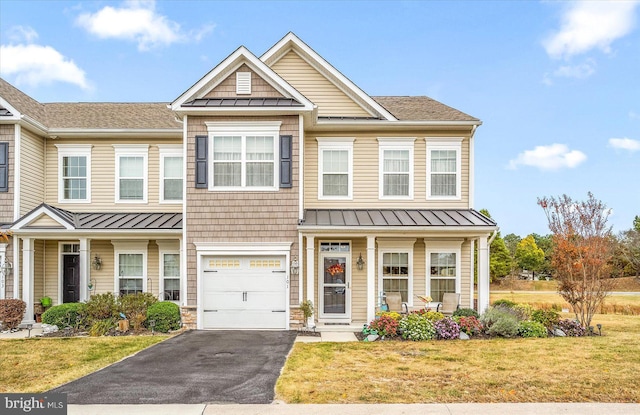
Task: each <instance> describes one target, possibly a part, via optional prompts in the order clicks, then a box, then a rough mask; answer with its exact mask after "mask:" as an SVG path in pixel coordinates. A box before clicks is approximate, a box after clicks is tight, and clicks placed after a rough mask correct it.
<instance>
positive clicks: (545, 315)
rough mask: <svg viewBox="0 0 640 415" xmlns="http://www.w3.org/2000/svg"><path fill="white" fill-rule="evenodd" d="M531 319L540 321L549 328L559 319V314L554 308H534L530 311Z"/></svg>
mask: <svg viewBox="0 0 640 415" xmlns="http://www.w3.org/2000/svg"><path fill="white" fill-rule="evenodd" d="M531 320H533V321H537V322H538V323H542V325H543V326H545V327H546V328H547V329H551V328H553V326H555V325H557V324H558V322H559V321H560V314H559V313H558V312H557V311H554V310H535V311H534V312H533V313H531Z"/></svg>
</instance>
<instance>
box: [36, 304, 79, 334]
mask: <svg viewBox="0 0 640 415" xmlns="http://www.w3.org/2000/svg"><path fill="white" fill-rule="evenodd" d="M86 316H87V315H86V304H83V303H65V304H60V305H55V306H53V307H51V308H50V309H48V310H47V311H45V312H44V313H43V314H42V322H43V323H45V324H51V325H54V326H58V328H59V329H64V328H65V327H72V328H74V329H84V328H86V320H87V319H86Z"/></svg>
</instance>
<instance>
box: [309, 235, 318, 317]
mask: <svg viewBox="0 0 640 415" xmlns="http://www.w3.org/2000/svg"><path fill="white" fill-rule="evenodd" d="M315 255H316V248H315V237H313V236H307V300H309V301H311V302H313V306H314V308H315V310H316V311H315V312H316V314H318V313H319V312H320V311H319V310H318V304H316V301H315V300H314V298H315V296H314V291H315V290H314V288H315V284H314V279H315V278H314V277H315V275H316V271H315V266H316V265H315V264H316V261H315ZM313 326H315V324H313V316H311V317H309V320H308V321H307V327H313Z"/></svg>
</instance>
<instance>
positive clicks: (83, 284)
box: [80, 238, 91, 302]
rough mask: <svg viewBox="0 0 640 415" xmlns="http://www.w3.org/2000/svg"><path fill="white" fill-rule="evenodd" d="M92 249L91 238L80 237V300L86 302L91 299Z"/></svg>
mask: <svg viewBox="0 0 640 415" xmlns="http://www.w3.org/2000/svg"><path fill="white" fill-rule="evenodd" d="M90 249H91V248H90V245H89V240H88V239H87V238H80V302H85V301H87V300H88V299H89V273H90V272H91V270H90V269H89V264H91V261H90V259H91V251H90Z"/></svg>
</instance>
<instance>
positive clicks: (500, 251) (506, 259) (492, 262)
mask: <svg viewBox="0 0 640 415" xmlns="http://www.w3.org/2000/svg"><path fill="white" fill-rule="evenodd" d="M480 213H482V214H483V215H485V216H486V217H488V218H490V217H491V215H490V214H489V211H488V210H487V209H480ZM510 271H511V256H510V255H509V251H508V250H507V247H506V246H505V244H504V240H503V239H502V237H501V236H500V232H498V234H497V235H496V237H495V238H494V239H493V241H492V242H491V246H490V247H489V279H490V281H491V282H493V281H495V280H496V278H504V277H506V276H507V275H509V272H510Z"/></svg>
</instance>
